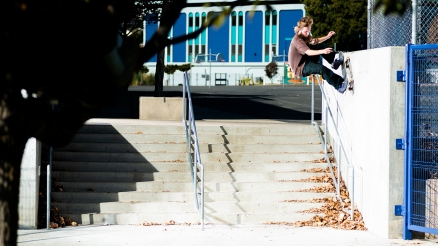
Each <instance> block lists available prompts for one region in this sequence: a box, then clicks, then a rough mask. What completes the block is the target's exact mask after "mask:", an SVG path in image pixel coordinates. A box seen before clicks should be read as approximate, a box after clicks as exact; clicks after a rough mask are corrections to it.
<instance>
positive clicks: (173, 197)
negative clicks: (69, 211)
mask: <svg viewBox="0 0 438 246" xmlns="http://www.w3.org/2000/svg"><path fill="white" fill-rule="evenodd" d="M334 195H335V194H334V193H315V192H285V191H282V192H275V193H273V192H270V191H263V192H257V191H255V192H249V191H245V192H233V193H231V192H205V194H204V201H205V202H215V201H216V202H225V201H228V202H229V201H232V202H242V201H268V200H269V201H272V202H282V201H287V200H311V199H313V198H315V199H316V198H330V197H334ZM52 199H54V201H55V202H63V203H67V202H86V203H88V202H137V201H143V202H158V201H160V202H193V200H194V195H193V192H139V191H134V192H117V193H116V192H111V193H110V192H52Z"/></svg>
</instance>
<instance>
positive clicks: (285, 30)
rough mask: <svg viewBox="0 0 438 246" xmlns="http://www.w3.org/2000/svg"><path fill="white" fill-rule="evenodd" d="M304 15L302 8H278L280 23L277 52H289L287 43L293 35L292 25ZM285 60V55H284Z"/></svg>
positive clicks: (288, 43)
mask: <svg viewBox="0 0 438 246" xmlns="http://www.w3.org/2000/svg"><path fill="white" fill-rule="evenodd" d="M303 16H304V12H303V11H302V10H280V21H279V23H280V25H279V30H278V31H279V42H278V44H279V49H278V52H279V53H280V54H283V51H284V52H285V53H286V54H287V53H288V52H289V45H290V42H291V40H286V39H291V38H293V36H294V35H295V33H294V26H295V25H296V23H297V22H298V21H299V20H300V19H301V18H302V17H303ZM286 60H287V57H286Z"/></svg>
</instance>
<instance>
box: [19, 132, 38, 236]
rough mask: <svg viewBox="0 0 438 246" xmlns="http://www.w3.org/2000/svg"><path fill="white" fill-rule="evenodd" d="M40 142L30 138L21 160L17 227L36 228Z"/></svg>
mask: <svg viewBox="0 0 438 246" xmlns="http://www.w3.org/2000/svg"><path fill="white" fill-rule="evenodd" d="M40 165H41V142H40V141H38V140H36V139H35V138H30V139H29V140H28V141H27V143H26V148H25V149H24V154H23V158H22V161H21V177H20V195H19V202H18V213H19V220H18V228H19V229H37V227H38V198H39V184H40Z"/></svg>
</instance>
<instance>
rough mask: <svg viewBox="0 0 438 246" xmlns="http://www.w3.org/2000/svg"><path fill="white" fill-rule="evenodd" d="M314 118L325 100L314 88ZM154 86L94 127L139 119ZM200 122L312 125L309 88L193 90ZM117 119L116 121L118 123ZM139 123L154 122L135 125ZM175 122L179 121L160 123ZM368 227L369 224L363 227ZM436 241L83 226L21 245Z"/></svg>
mask: <svg viewBox="0 0 438 246" xmlns="http://www.w3.org/2000/svg"><path fill="white" fill-rule="evenodd" d="M181 89H182V88H181V87H178V86H175V87H171V86H169V87H165V88H164V96H166V97H174V96H175V97H177V96H179V97H180V96H181V95H182V93H181ZM315 89H316V90H315V95H316V97H315V98H316V100H315V120H317V121H318V120H320V119H321V96H320V93H321V92H320V91H319V89H318V88H315ZM153 91H154V87H153V86H139V87H130V88H129V90H128V91H125V92H122V93H119V94H118V95H117V96H116V97H115V98H113V100H111V101H109V102H108V103H107V106H106V107H105V108H104V109H103V110H102V112H101V113H100V114H99V115H98V117H96V118H94V119H92V120H90V122H94V123H98V122H100V123H105V122H107V123H110V122H111V121H117V122H118V123H119V124H123V123H125V124H129V123H131V122H132V120H135V119H138V99H139V97H140V96H153ZM191 92H192V100H193V106H194V112H195V118H196V120H197V124H217V123H222V122H228V123H230V122H233V123H235V124H252V123H266V124H273V123H274V124H284V123H291V122H297V123H309V124H310V117H311V116H310V115H311V114H310V112H311V107H310V105H311V101H310V99H311V90H310V86H305V85H292V86H285V87H283V86H237V87H234V86H233V87H228V86H217V87H211V88H208V87H192V89H191ZM116 119H118V120H116ZM136 122H137V123H141V124H155V123H156V122H148V121H138V120H137V121H136ZM161 123H162V124H176V123H177V122H161ZM365 226H366V223H365ZM437 243H438V240H437V239H414V240H402V239H386V238H382V237H380V236H378V235H376V234H373V233H372V232H369V231H355V230H340V229H334V228H328V227H293V226H286V225H252V226H248V225H245V226H244V225H238V226H227V225H206V226H205V227H204V229H202V228H201V226H200V225H191V226H188V225H159V226H141V225H86V226H85V225H79V226H76V227H65V228H58V229H45V228H44V229H36V230H28V229H26V230H18V245H23V246H24V245H26V246H32V245H38V246H44V245H46V246H51V245H56V246H59V245H62V246H70V245H75V246H77V245H93V246H96V245H105V246H112V245H117V246H119V245H168V246H169V245H170V246H171V245H179V246H185V245H194V246H197V245H209V246H215V245H227V246H232V245H239V246H243V245H253V246H257V245H260V246H262V245H276V246H281V245H323V246H324V245H336V246H343V245H370V246H375V245H382V246H386V245H391V246H393V245H437Z"/></svg>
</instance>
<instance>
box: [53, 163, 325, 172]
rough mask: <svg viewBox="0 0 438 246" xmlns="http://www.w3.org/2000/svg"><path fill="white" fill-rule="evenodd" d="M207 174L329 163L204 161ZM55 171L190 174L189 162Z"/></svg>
mask: <svg viewBox="0 0 438 246" xmlns="http://www.w3.org/2000/svg"><path fill="white" fill-rule="evenodd" d="M202 164H203V165H204V170H205V171H206V172H212V171H215V172H231V171H235V172H239V171H258V172H297V171H302V170H304V169H311V168H321V169H325V168H327V163H313V162H292V163H284V162H281V163H278V162H253V161H252V162H232V163H223V162H207V161H202ZM52 170H54V171H82V172H85V171H99V170H105V171H107V172H134V171H135V172H166V171H167V172H189V171H190V164H189V163H188V162H152V163H150V162H76V161H54V162H53V163H52Z"/></svg>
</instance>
